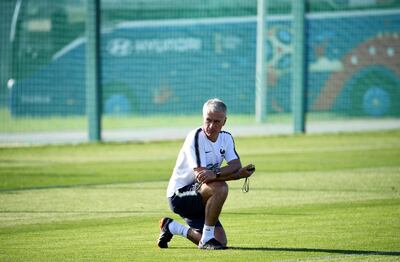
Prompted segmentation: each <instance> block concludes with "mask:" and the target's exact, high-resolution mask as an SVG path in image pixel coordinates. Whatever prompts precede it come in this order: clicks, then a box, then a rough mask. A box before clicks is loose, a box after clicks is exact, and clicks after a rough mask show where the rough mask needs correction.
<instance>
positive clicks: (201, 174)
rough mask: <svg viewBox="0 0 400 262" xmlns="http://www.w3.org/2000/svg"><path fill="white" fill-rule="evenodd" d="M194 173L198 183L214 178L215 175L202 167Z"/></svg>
mask: <svg viewBox="0 0 400 262" xmlns="http://www.w3.org/2000/svg"><path fill="white" fill-rule="evenodd" d="M196 173H197V174H196V180H197V182H199V183H208V182H211V181H213V180H215V178H216V175H215V173H214V171H212V170H208V169H203V170H201V171H197V172H196Z"/></svg>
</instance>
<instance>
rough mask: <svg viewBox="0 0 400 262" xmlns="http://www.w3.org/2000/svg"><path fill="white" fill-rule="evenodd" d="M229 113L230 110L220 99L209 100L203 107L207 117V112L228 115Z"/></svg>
mask: <svg viewBox="0 0 400 262" xmlns="http://www.w3.org/2000/svg"><path fill="white" fill-rule="evenodd" d="M227 111H228V109H227V107H226V105H225V103H224V102H223V101H222V100H220V99H218V98H212V99H209V100H208V101H207V102H205V103H204V105H203V116H204V115H206V114H207V112H224V113H225V114H226V112H227Z"/></svg>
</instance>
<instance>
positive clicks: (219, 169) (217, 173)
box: [214, 167, 221, 178]
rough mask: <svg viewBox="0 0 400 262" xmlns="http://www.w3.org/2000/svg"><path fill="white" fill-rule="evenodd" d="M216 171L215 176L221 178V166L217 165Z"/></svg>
mask: <svg viewBox="0 0 400 262" xmlns="http://www.w3.org/2000/svg"><path fill="white" fill-rule="evenodd" d="M214 173H215V176H216V177H217V178H219V177H220V176H221V168H219V167H216V168H215V169H214Z"/></svg>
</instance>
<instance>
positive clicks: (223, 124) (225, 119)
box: [223, 117, 228, 126]
mask: <svg viewBox="0 0 400 262" xmlns="http://www.w3.org/2000/svg"><path fill="white" fill-rule="evenodd" d="M227 119H228V118H227V117H225V119H224V124H223V126H224V125H225V123H226V120H227Z"/></svg>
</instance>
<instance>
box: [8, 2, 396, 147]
mask: <svg viewBox="0 0 400 262" xmlns="http://www.w3.org/2000/svg"><path fill="white" fill-rule="evenodd" d="M267 2H268V4H267V6H268V8H267V10H266V16H267V17H266V19H265V21H266V41H265V50H266V52H265V58H264V59H265V64H266V72H265V74H266V76H267V77H266V79H267V98H266V100H267V101H265V106H266V107H267V118H266V119H267V124H274V123H285V124H288V125H291V123H292V99H291V98H292V85H293V83H292V82H293V75H292V74H293V72H292V71H293V60H292V57H293V50H294V49H293V33H294V32H293V25H292V19H293V17H292V11H293V10H292V8H291V6H292V5H291V1H290V0H285V1H267ZM85 5H86V1H83V0H68V1H67V0H59V1H51V0H35V1H33V0H8V1H1V3H0V6H1V8H0V10H1V11H0V13H1V15H0V17H1V18H0V19H1V23H0V30H1V31H0V34H1V38H0V39H1V43H0V44H1V49H0V50H1V53H0V55H1V57H0V58H1V59H0V60H1V67H0V69H1V79H0V80H1V91H0V96H1V97H0V121H1V127H0V133H1V134H4V135H6V134H8V135H10V134H11V135H12V134H17V133H30V135H32V134H33V136H34V135H35V133H36V132H39V133H41V134H43V132H49V131H52V132H64V134H65V132H69V131H81V132H85V131H86V129H87V119H86V118H87V117H86V107H85V104H86V98H85V88H86V87H85V45H86V40H85V21H86V7H85ZM256 15H257V1H256V0H252V1H239V0H214V1H198V0H196V1H195V0H190V1H188V0H186V1H183V0H168V1H167V0H164V1H162V0H151V1H150V0H148V1H142V0H102V1H101V31H102V33H101V68H102V78H101V89H102V93H101V97H102V98H101V102H102V112H103V128H104V130H105V131H107V130H111V131H112V130H132V132H134V130H135V129H137V128H163V127H171V126H178V127H179V126H193V125H199V124H200V121H201V118H200V117H201V105H202V103H203V102H204V101H205V100H206V99H208V98H210V97H219V98H221V99H223V100H225V101H226V102H227V104H228V106H229V114H230V117H231V118H230V120H231V122H230V123H235V124H238V125H254V124H255V117H254V114H255V100H256V98H255V68H256V38H257V32H256V27H257V23H256ZM305 30H306V38H305V39H306V43H305V45H306V65H307V70H306V72H307V74H306V79H307V81H306V83H307V84H306V94H305V97H306V105H307V106H306V108H307V112H306V114H307V120H308V123H311V122H312V121H320V120H326V121H329V120H337V119H340V120H352V119H364V120H368V119H377V118H379V119H380V118H394V119H398V118H399V117H400V63H399V61H400V56H399V55H400V1H395V0H393V1H390V0H389V1H356V0H348V1H334V0H329V1H328V0H325V1H324V0H320V1H316V0H309V1H307V2H306V28H305ZM7 139H9V140H10V141H11V142H12V140H13V139H14V138H13V136H9V137H8V138H4V139H3V141H6V140H7ZM38 139H39V138H38ZM22 140H23V139H22Z"/></svg>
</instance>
